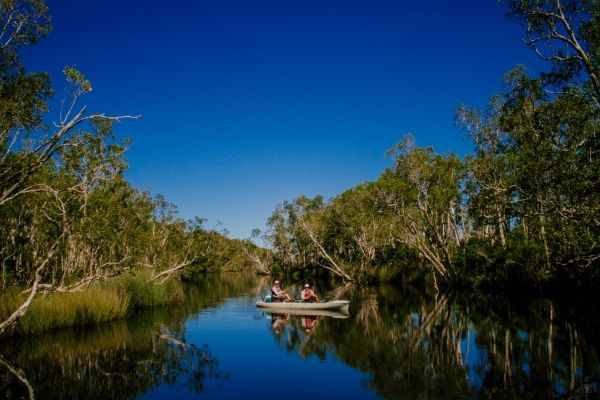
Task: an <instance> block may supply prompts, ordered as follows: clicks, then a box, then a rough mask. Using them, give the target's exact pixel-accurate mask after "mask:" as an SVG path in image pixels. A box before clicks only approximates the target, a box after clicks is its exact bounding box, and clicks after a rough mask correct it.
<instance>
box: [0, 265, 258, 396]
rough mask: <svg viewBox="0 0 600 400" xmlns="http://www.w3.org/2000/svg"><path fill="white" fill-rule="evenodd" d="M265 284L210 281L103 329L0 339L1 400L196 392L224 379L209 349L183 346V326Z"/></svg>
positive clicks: (229, 279) (241, 278)
mask: <svg viewBox="0 0 600 400" xmlns="http://www.w3.org/2000/svg"><path fill="white" fill-rule="evenodd" d="M263 281H264V279H262V280H261V279H258V278H256V277H255V276H250V277H249V276H244V275H239V274H238V275H229V276H227V275H225V276H209V277H207V278H206V279H205V280H204V281H202V282H197V283H196V284H195V285H193V286H191V287H189V288H188V290H187V296H186V302H185V303H184V304H180V305H177V306H176V307H168V308H158V309H153V310H144V312H143V313H140V314H139V315H136V316H135V317H133V318H131V319H129V320H127V321H117V322H115V323H112V324H108V325H106V326H102V327H95V328H89V327H85V328H81V327H80V328H76V329H67V330H64V331H60V332H53V333H49V334H47V335H44V336H41V337H28V338H24V339H22V340H17V339H15V340H10V341H9V340H3V341H2V342H0V398H7V399H13V398H14V399H21V398H31V397H32V396H35V397H36V398H44V399H70V398H87V399H133V398H137V397H138V396H140V395H141V394H143V393H146V392H148V391H150V390H152V389H153V388H156V387H158V386H159V385H163V384H167V385H176V386H177V387H180V388H182V389H183V390H187V391H188V392H190V393H199V392H202V391H203V390H204V385H205V381H206V379H215V380H225V379H228V378H229V375H228V374H227V373H224V372H222V371H220V370H219V363H218V360H217V359H216V358H215V357H214V356H213V355H212V353H211V352H210V350H209V348H208V346H207V345H196V344H189V343H186V341H185V339H184V335H183V331H184V328H183V327H184V323H185V321H186V319H187V318H188V317H189V315H190V314H193V313H196V312H198V311H199V310H203V309H206V308H207V307H216V306H218V305H219V304H220V302H222V301H223V300H224V299H225V298H227V297H228V296H236V295H237V296H239V295H242V294H245V293H248V292H256V293H258V290H259V288H261V287H262V285H264V282H263Z"/></svg>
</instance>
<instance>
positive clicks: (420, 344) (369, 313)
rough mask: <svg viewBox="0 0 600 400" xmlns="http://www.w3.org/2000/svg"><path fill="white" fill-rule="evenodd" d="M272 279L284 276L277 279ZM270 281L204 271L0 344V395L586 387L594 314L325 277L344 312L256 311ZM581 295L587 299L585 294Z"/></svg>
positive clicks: (510, 394) (487, 391) (588, 393)
mask: <svg viewBox="0 0 600 400" xmlns="http://www.w3.org/2000/svg"><path fill="white" fill-rule="evenodd" d="M284 284H285V281H284ZM269 285H270V281H269V280H267V278H261V277H256V276H253V275H239V274H237V275H236V274H228V275H225V274H223V275H209V276H207V277H206V278H205V279H203V280H201V281H200V282H198V283H195V284H193V285H189V287H188V288H187V293H186V301H185V302H183V303H181V304H176V305H172V306H169V307H163V308H157V309H152V310H146V311H144V312H142V313H139V314H137V315H135V316H133V317H131V318H128V319H127V320H123V321H117V322H114V323H111V324H107V325H105V326H101V327H83V328H82V327H78V328H74V329H66V330H60V331H56V332H51V333H49V334H46V335H43V336H36V337H27V338H23V339H10V340H3V341H2V343H0V398H7V399H21V398H30V397H31V396H34V397H35V398H37V399H90V400H91V399H172V398H177V399H188V398H204V399H238V400H239V399H245V400H246V399H269V398H283V399H315V398H316V396H318V397H322V398H332V399H333V398H335V399H337V398H343V399H381V398H384V399H424V398H426V399H438V398H439V399H479V398H489V399H515V398H530V399H547V398H598V396H599V394H600V387H599V378H600V362H599V358H598V354H599V353H598V350H599V349H600V335H598V333H599V331H600V329H599V325H600V322H599V321H598V319H597V318H589V317H587V318H586V317H585V315H589V313H586V312H582V310H580V309H575V308H574V307H573V306H561V305H560V304H559V303H556V302H554V301H550V300H548V299H537V300H528V301H509V300H507V299H505V298H502V297H498V298H495V299H491V298H485V299H482V298H473V297H471V298H466V297H464V296H460V295H443V294H440V293H438V294H425V293H423V292H422V291H421V290H418V289H414V288H393V287H390V286H381V287H362V288H355V287H349V288H337V289H334V288H332V289H325V288H323V287H321V288H320V287H319V283H318V282H315V285H316V289H317V290H318V293H319V294H320V295H321V296H324V297H326V298H333V297H336V296H337V297H342V298H347V299H349V300H351V303H350V315H349V316H343V315H333V316H327V315H321V316H301V315H285V314H283V315H280V314H270V313H266V312H263V311H261V310H260V309H257V308H256V306H255V302H256V300H257V299H259V298H260V296H261V295H264V294H266V293H267V292H268V287H269ZM590 307H591V306H590Z"/></svg>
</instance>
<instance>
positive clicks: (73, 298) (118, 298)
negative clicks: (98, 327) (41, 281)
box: [2, 286, 130, 335]
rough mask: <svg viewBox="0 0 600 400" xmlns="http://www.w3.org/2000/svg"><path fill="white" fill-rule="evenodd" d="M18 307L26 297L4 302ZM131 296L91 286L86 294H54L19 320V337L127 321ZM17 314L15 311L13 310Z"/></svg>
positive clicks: (39, 300)
mask: <svg viewBox="0 0 600 400" xmlns="http://www.w3.org/2000/svg"><path fill="white" fill-rule="evenodd" d="M5 297H6V300H7V301H8V302H11V304H12V306H11V307H15V306H18V305H19V304H20V303H21V302H22V301H23V300H24V298H25V295H22V294H16V293H15V292H12V293H11V294H10V295H2V299H3V300H4V299H5ZM129 301H130V300H129V296H128V295H127V294H126V293H122V292H119V291H118V290H116V289H111V288H106V287H100V286H90V287H89V288H87V289H86V290H84V291H82V292H73V293H52V294H46V295H41V296H39V297H38V298H37V299H36V300H35V302H34V303H33V304H32V306H31V307H30V308H29V310H27V313H25V315H24V316H23V317H22V318H21V319H20V320H19V322H18V324H17V327H16V331H17V332H18V333H19V334H24V335H31V334H39V333H42V332H45V331H48V330H51V329H56V328H63V327H67V326H76V325H92V324H100V323H103V322H106V321H110V320H113V319H118V318H123V317H124V316H125V315H126V314H127V312H128V310H129ZM13 310H14V308H13Z"/></svg>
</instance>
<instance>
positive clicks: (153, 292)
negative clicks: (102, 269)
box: [106, 272, 184, 311]
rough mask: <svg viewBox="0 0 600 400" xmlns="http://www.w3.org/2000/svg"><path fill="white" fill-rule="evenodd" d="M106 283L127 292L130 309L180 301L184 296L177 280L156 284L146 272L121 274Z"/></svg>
mask: <svg viewBox="0 0 600 400" xmlns="http://www.w3.org/2000/svg"><path fill="white" fill-rule="evenodd" d="M106 285H108V286H109V287H112V288H116V289H117V290H119V291H121V292H124V293H127V294H128V295H129V296H130V299H131V302H130V307H131V310H132V311H136V310H139V309H141V308H146V307H156V306H160V305H164V304H169V303H173V302H178V301H182V300H183V297H184V295H183V287H182V286H181V283H180V282H179V281H178V280H170V281H168V282H166V283H164V284H161V285H157V284H156V283H154V282H152V281H151V280H150V275H149V273H146V272H138V273H136V274H133V273H132V274H126V275H121V276H119V277H117V278H115V279H112V280H110V281H107V282H106Z"/></svg>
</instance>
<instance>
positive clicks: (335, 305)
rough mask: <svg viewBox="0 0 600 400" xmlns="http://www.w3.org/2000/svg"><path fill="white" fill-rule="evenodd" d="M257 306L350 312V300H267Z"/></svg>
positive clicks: (275, 308) (272, 308) (258, 302)
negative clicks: (269, 301) (321, 301)
mask: <svg viewBox="0 0 600 400" xmlns="http://www.w3.org/2000/svg"><path fill="white" fill-rule="evenodd" d="M256 306H257V307H261V308H269V309H271V310H302V311H311V310H315V311H316V310H329V311H338V312H342V313H348V307H349V306H350V301H349V300H333V301H326V302H323V303H305V302H302V301H290V302H274V303H267V302H266V301H257V302H256Z"/></svg>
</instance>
